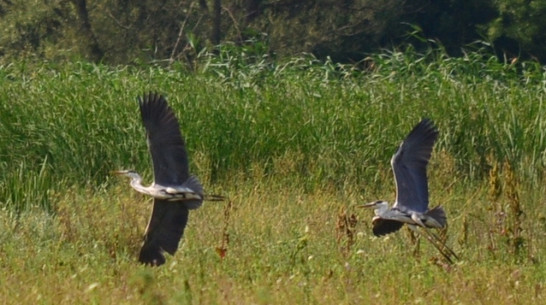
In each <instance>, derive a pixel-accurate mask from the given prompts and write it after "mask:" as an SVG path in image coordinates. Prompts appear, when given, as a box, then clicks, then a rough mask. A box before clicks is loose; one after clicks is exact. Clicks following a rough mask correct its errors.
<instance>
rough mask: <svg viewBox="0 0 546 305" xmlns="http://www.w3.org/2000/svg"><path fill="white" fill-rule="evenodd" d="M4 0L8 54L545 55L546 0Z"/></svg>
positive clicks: (1, 42) (128, 58) (101, 57)
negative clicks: (428, 51) (238, 49)
mask: <svg viewBox="0 0 546 305" xmlns="http://www.w3.org/2000/svg"><path fill="white" fill-rule="evenodd" d="M520 2H521V1H517V0H508V1H506V0H504V1H500V0H476V1H471V0H439V1H430V0H417V1H405V0H385V1H373V0H343V1H337V0H223V1H222V0H214V1H213V0H209V1H207V0H198V1H196V0H176V1H175V0H162V1H151V0H144V1H128V0H97V1H92V2H91V1H87V0H53V1H51V0H48V1H46V0H42V1H36V3H37V4H36V5H33V6H29V5H27V2H26V1H24V0H9V1H7V0H0V29H1V30H0V31H2V33H1V35H0V56H2V57H4V58H5V57H9V56H21V55H33V56H39V57H45V58H48V59H67V58H68V59H70V58H85V59H88V60H91V61H95V62H96V61H102V62H106V63H130V62H134V61H150V60H165V61H169V62H172V61H174V60H180V61H183V62H187V63H191V62H192V60H194V59H195V57H196V56H197V55H198V53H199V52H201V51H202V50H204V49H209V50H211V49H212V47H213V46H215V45H217V44H226V43H231V44H234V45H236V46H243V45H248V44H255V45H260V46H261V47H260V48H259V50H260V51H263V52H266V53H268V54H275V55H276V56H287V55H288V56H289V55H294V54H299V53H301V52H308V53H313V54H314V55H315V56H317V57H320V58H325V57H327V56H329V57H331V58H332V59H333V60H334V61H342V62H349V61H357V60H360V59H362V58H364V57H365V56H366V54H369V53H373V52H377V51H378V50H381V49H384V48H389V49H390V48H393V47H394V48H396V47H398V46H403V45H408V44H411V45H413V46H414V47H416V48H422V47H427V45H428V43H429V42H430V41H431V40H433V41H435V43H438V44H440V45H442V46H443V47H444V48H445V50H446V51H447V52H448V54H450V55H455V56H456V55H458V54H460V53H461V49H462V48H464V47H465V46H467V45H468V44H470V43H473V42H475V41H477V40H483V41H487V42H489V43H491V44H492V45H493V46H494V47H495V49H496V50H497V51H498V52H499V54H507V55H508V56H510V57H514V56H518V57H519V56H524V57H531V58H536V59H537V60H539V61H542V62H544V61H545V60H546V55H544V54H546V50H545V48H546V42H545V41H546V37H543V36H544V35H546V34H545V33H546V21H545V20H546V19H545V18H543V16H544V15H545V14H546V0H537V1H527V2H526V3H528V4H529V5H522V4H521V3H520Z"/></svg>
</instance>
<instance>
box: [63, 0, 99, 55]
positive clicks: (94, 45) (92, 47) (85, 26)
mask: <svg viewBox="0 0 546 305" xmlns="http://www.w3.org/2000/svg"><path fill="white" fill-rule="evenodd" d="M71 1H72V3H74V5H75V6H76V12H77V14H78V19H79V21H80V33H81V34H82V35H83V36H84V39H83V40H84V41H87V46H86V47H87V50H86V51H88V52H89V55H90V56H91V60H93V61H99V60H101V59H102V58H103V56H104V52H103V51H102V49H101V48H100V46H99V42H98V40H97V37H96V36H95V34H94V33H93V30H92V29H91V22H89V13H88V11H87V2H86V1H85V0H71Z"/></svg>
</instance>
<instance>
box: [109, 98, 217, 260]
mask: <svg viewBox="0 0 546 305" xmlns="http://www.w3.org/2000/svg"><path fill="white" fill-rule="evenodd" d="M138 102H139V106H140V114H141V117H142V123H143V125H144V127H145V128H146V135H147V140H148V147H149V150H150V154H151V157H152V163H153V168H154V182H153V183H152V184H151V185H150V186H143V185H142V177H141V176H140V175H139V174H138V173H137V172H135V171H134V170H121V171H115V172H114V173H115V174H118V175H125V176H127V177H129V178H131V186H132V187H133V188H134V189H135V190H136V191H138V192H140V193H143V194H146V195H150V196H152V197H153V198H154V204H153V210H152V215H151V217H150V221H149V223H148V227H147V228H146V233H145V235H144V244H143V245H142V248H141V250H140V254H139V258H138V260H139V261H140V262H141V263H143V264H147V265H152V266H160V265H162V264H164V263H165V256H164V252H167V253H169V254H171V255H174V253H175V252H176V250H177V249H178V244H179V242H180V239H181V238H182V235H183V234H184V228H185V227H186V224H187V222H188V214H189V211H190V210H193V209H197V208H199V207H200V206H201V204H202V203H203V200H213V201H217V200H223V197H222V196H217V195H211V196H210V197H207V198H205V194H204V192H203V186H202V185H201V183H200V182H199V180H198V179H197V178H196V177H195V176H191V175H190V173H189V166H188V155H187V152H186V147H185V143H184V139H183V138H182V134H181V133H180V127H179V124H178V120H177V119H176V116H175V115H174V112H173V110H172V109H171V107H169V105H168V104H167V101H166V100H165V98H164V97H163V96H161V95H158V94H156V93H149V94H148V95H145V96H143V97H139V98H138Z"/></svg>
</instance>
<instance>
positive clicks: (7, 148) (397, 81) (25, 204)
mask: <svg viewBox="0 0 546 305" xmlns="http://www.w3.org/2000/svg"><path fill="white" fill-rule="evenodd" d="M221 55H222V54H221ZM228 55H229V54H228ZM222 56H223V57H222ZM222 56H219V57H218V56H216V57H213V56H211V57H204V58H203V59H202V61H201V62H200V63H199V64H198V65H196V66H195V67H194V71H193V72H188V70H187V69H185V68H183V67H176V66H175V67H171V68H161V67H157V66H153V67H107V66H101V65H94V64H88V63H82V62H76V63H67V64H62V65H61V64H53V63H36V62H30V63H24V62H22V63H17V64H12V65H8V66H3V67H0V82H1V85H0V101H1V102H0V172H1V174H0V175H1V180H0V203H1V205H2V206H1V210H0V232H1V233H0V244H1V245H2V246H1V247H0V257H1V259H0V269H1V273H2V274H3V277H2V278H1V279H0V298H1V301H2V303H18V304H19V303H33V304H34V303H41V304H53V303H54V304H62V303H69V304H74V303H99V304H105V303H121V304H129V303H131V304H134V303H137V304H138V303H157V304H231V303H235V304H287V303H309V304H361V303H371V304H398V303H425V304H431V303H434V304H438V303H439V304H453V303H460V304H475V303H483V304H491V303H498V304H529V303H540V302H543V301H544V298H545V291H544V285H545V279H546V268H544V262H543V259H542V258H543V257H544V255H545V254H546V253H545V250H544V249H546V244H545V242H544V240H545V238H544V234H545V233H544V232H545V230H546V215H545V214H544V213H543V212H542V210H543V209H542V208H543V206H544V204H545V196H544V195H545V193H546V192H545V191H546V190H545V188H544V170H545V166H546V137H545V134H544V133H545V131H546V126H545V125H546V120H545V118H544V115H546V114H545V111H546V109H545V108H546V106H544V93H545V91H546V90H545V89H546V82H545V81H544V79H545V77H544V76H545V71H544V69H543V68H542V67H540V66H538V65H535V64H532V63H517V62H515V63H509V64H503V63H499V62H498V61H496V60H493V57H489V56H487V55H484V54H482V53H470V54H468V55H467V56H466V57H463V58H450V57H447V56H445V55H443V54H442V53H441V52H438V53H437V54H436V53H435V52H430V53H429V54H425V55H423V54H416V53H413V52H411V51H408V52H405V53H398V52H390V53H385V54H382V55H377V56H374V57H371V58H369V59H368V60H367V61H365V62H364V63H361V64H359V65H340V64H334V63H332V62H328V61H327V62H319V61H317V60H315V59H313V58H310V57H300V58H295V59H291V60H289V61H285V62H274V61H270V60H268V59H267V58H246V57H229V56H227V55H226V54H223V55H222ZM147 91H157V92H160V93H164V94H165V95H166V96H167V98H168V100H169V103H170V104H171V106H172V107H173V109H174V110H175V112H176V113H177V115H178V117H179V118H180V125H181V129H182V132H183V134H184V135H185V136H186V141H187V146H188V150H189V154H190V159H191V168H192V172H194V173H195V174H197V175H198V176H199V177H200V179H201V180H202V181H203V183H204V184H205V186H206V189H207V191H208V192H210V193H221V194H224V195H227V196H228V197H229V202H224V203H208V204H205V205H204V206H203V207H202V208H201V209H198V210H196V211H195V212H192V213H191V215H190V221H189V224H188V226H187V229H186V232H185V236H184V239H183V242H182V244H181V248H180V250H179V252H177V254H176V255H175V256H174V257H171V258H170V259H169V261H168V263H167V264H166V265H165V266H163V267H162V268H148V267H145V266H140V265H138V263H137V262H136V256H137V253H138V249H139V246H140V242H141V240H142V234H143V231H144V228H145V225H146V222H147V217H148V215H149V212H150V208H151V205H150V200H149V199H148V198H145V197H143V196H140V195H138V194H136V193H135V192H134V191H132V190H131V189H130V188H129V187H128V185H127V184H128V183H127V181H125V180H123V179H117V178H113V177H110V175H109V174H108V172H109V171H110V170H114V169H121V168H132V169H135V170H137V171H140V172H142V173H143V174H144V176H145V177H146V179H147V180H149V181H151V178H152V177H151V164H150V160H149V156H148V152H147V147H146V142H145V135H144V130H143V127H142V126H141V123H140V118H139V117H138V111H137V103H136V96H138V95H140V94H142V93H144V92H147ZM422 117H430V118H432V119H433V120H434V122H435V123H436V124H437V125H438V127H439V129H440V139H439V141H438V143H437V144H436V146H435V150H434V153H433V157H432V160H431V164H430V166H429V176H430V180H431V185H430V193H431V204H432V205H436V204H442V205H443V206H444V207H445V209H446V211H447V213H448V217H449V221H450V225H449V228H448V230H447V232H444V233H445V236H446V238H447V243H448V244H449V245H450V246H451V247H452V248H454V250H455V251H456V252H457V253H458V254H459V255H460V256H461V260H460V262H458V263H457V264H455V265H452V266H450V265H447V264H446V263H445V262H444V261H443V260H442V259H441V256H440V255H439V254H438V253H437V251H436V250H435V249H434V248H433V247H432V246H431V245H429V244H428V243H426V241H425V240H419V239H417V240H414V239H412V235H411V234H410V233H409V232H408V231H407V230H406V229H404V230H401V232H399V233H397V234H393V235H391V236H389V237H388V238H375V237H373V236H372V235H371V226H370V219H371V216H372V215H371V214H372V213H371V212H370V211H364V210H361V209H359V208H357V207H356V205H357V204H358V203H363V202H368V201H371V200H376V199H387V200H390V201H392V200H393V199H394V198H393V197H394V182H393V180H392V174H391V172H390V163H389V160H390V158H391V156H392V154H393V153H394V152H395V150H396V148H397V145H398V144H399V143H400V141H401V140H402V139H403V137H404V136H405V135H406V134H407V133H408V132H409V130H410V129H411V127H412V126H413V125H415V124H416V123H417V122H418V121H419V120H420V119H421V118H422ZM223 252H225V256H224V257H223V258H222V255H220V253H223Z"/></svg>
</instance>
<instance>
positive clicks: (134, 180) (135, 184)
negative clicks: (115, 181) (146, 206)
mask: <svg viewBox="0 0 546 305" xmlns="http://www.w3.org/2000/svg"><path fill="white" fill-rule="evenodd" d="M131 187H132V188H134V189H135V190H136V191H137V192H139V193H143V194H148V195H149V194H150V190H149V188H148V187H146V186H144V185H142V177H140V175H139V174H137V173H134V174H132V175H131Z"/></svg>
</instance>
